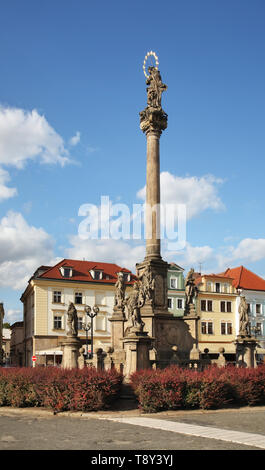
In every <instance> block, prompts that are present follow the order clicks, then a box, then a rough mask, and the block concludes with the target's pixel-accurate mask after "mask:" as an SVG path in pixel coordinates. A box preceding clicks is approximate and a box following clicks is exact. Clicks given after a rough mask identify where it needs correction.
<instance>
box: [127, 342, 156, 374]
mask: <svg viewBox="0 0 265 470" xmlns="http://www.w3.org/2000/svg"><path fill="white" fill-rule="evenodd" d="M152 343H153V338H151V337H150V336H148V335H147V333H141V334H137V333H135V334H131V335H130V336H127V337H126V338H124V339H123V344H124V351H125V355H126V361H125V365H124V371H123V373H124V381H125V382H129V380H130V375H131V374H132V373H133V372H136V371H137V370H140V369H149V368H151V362H150V358H149V351H150V349H152Z"/></svg>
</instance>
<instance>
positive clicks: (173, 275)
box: [167, 263, 185, 317]
mask: <svg viewBox="0 0 265 470" xmlns="http://www.w3.org/2000/svg"><path fill="white" fill-rule="evenodd" d="M183 272H184V269H183V268H181V267H180V266H178V265H177V264H175V263H170V265H169V268H168V271H167V286H168V310H169V312H170V313H173V315H174V316H176V317H182V316H183V315H184V307H185V280H184V275H183Z"/></svg>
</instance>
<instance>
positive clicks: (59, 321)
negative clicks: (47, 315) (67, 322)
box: [53, 315, 62, 330]
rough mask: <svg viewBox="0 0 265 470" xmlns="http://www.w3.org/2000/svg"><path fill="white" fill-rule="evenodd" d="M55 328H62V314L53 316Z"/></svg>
mask: <svg viewBox="0 0 265 470" xmlns="http://www.w3.org/2000/svg"><path fill="white" fill-rule="evenodd" d="M53 328H54V329H55V330H61V329H62V317H61V316H60V315H55V316H54V317H53Z"/></svg>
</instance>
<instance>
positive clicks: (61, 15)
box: [0, 0, 265, 322]
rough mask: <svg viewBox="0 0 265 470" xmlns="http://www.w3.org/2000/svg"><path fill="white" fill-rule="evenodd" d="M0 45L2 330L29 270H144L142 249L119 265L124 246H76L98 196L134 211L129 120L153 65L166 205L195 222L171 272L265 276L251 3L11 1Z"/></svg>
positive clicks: (257, 12) (259, 43) (263, 43)
mask: <svg viewBox="0 0 265 470" xmlns="http://www.w3.org/2000/svg"><path fill="white" fill-rule="evenodd" d="M0 44H1V45H0V62H1V75H0V230H1V232H0V292H1V294H0V297H1V299H2V301H3V302H4V305H5V309H6V312H8V314H7V316H6V319H7V320H8V319H9V320H10V321H11V322H12V321H15V320H17V319H20V318H22V314H21V311H22V305H21V303H20V301H19V298H20V295H21V293H22V292H23V290H24V288H25V287H26V279H28V278H29V277H30V275H31V274H32V273H33V271H34V269H35V268H37V267H38V265H39V264H46V263H47V264H49V263H50V262H53V261H56V260H57V259H58V258H64V257H70V256H72V257H76V258H78V257H82V258H83V257H85V258H86V259H91V257H94V259H95V257H96V258H97V259H98V260H103V258H104V260H106V261H116V262H117V263H118V264H123V265H127V267H132V266H134V265H135V263H136V262H138V261H141V257H142V254H143V242H141V243H138V244H134V245H130V246H132V249H131V250H128V244H126V243H127V242H123V243H121V242H119V241H118V242H117V243H114V242H113V243H110V244H107V243H106V244H105V245H104V246H103V245H102V243H98V244H94V245H93V243H91V241H88V242H87V243H86V242H81V241H79V240H78V237H77V234H78V225H79V223H80V221H81V220H80V217H78V209H79V207H80V205H81V204H84V203H93V204H96V205H99V204H100V197H101V195H108V196H109V197H110V199H111V200H112V201H113V202H114V203H115V202H116V201H119V202H123V203H125V204H128V205H129V206H132V204H133V203H136V202H138V203H139V202H141V201H140V200H139V198H137V193H138V191H139V190H141V189H142V188H143V187H144V185H145V164H146V141H145V136H144V135H143V133H142V132H141V131H140V128H139V111H141V110H142V109H144V107H145V106H146V91H145V90H146V85H145V77H144V75H143V71H142V63H143V59H144V56H145V54H146V53H147V52H148V51H150V50H153V51H155V52H156V53H157V54H158V56H159V62H160V67H159V68H160V71H161V75H162V79H163V82H164V83H166V84H167V85H168V90H167V92H166V93H164V94H163V108H164V110H165V111H166V112H167V114H168V129H167V130H166V131H165V132H164V133H163V135H162V137H161V172H163V173H164V177H163V184H162V191H163V188H164V190H165V194H167V192H166V189H168V188H169V189H170V190H171V192H170V196H169V200H170V201H171V202H172V201H173V202H175V203H177V202H183V201H184V202H185V198H187V204H188V207H189V205H190V207H191V208H192V211H191V213H192V216H191V217H189V219H188V222H187V247H186V248H185V249H184V250H182V252H181V253H165V256H166V259H167V260H169V261H175V262H177V263H178V264H180V265H182V266H183V267H185V268H186V269H188V268H189V267H190V266H194V268H195V269H198V267H199V263H202V270H204V271H208V272H209V271H210V272H219V271H220V270H222V269H224V268H225V267H232V266H238V265H241V264H244V265H245V266H246V267H248V268H249V269H252V270H253V271H254V272H256V273H257V274H259V275H261V276H265V265H264V263H265V237H264V228H265V227H264V225H265V223H264V217H263V211H264V166H265V164H264V147H265V142H264V124H265V120H264V117H265V87H264V83H265V60H264V59H265V5H264V2H263V1H262V0H261V1H259V0H252V1H251V2H250V1H244V0H240V1H239V0H238V1H237V0H229V1H228V0H222V1H216V0H185V1H184V0H183V1H179V0H176V1H174V2H169V1H166V2H164V3H163V4H161V2H158V1H155V0H153V1H152V2H151V1H149V0H148V1H145V2H142V1H141V2H140V1H138V0H136V1H134V2H128V1H113V2H109V1H100V2H97V3H95V2H89V1H82V0H75V1H70V0H67V1H62V0H53V1H50V0H46V1H45V2H41V1H39V0H34V1H30V0H25V1H24V2H21V1H18V0H17V1H14V0H10V1H9V2H5V3H4V4H3V5H2V7H1V16H0ZM34 113H35V114H34ZM73 137H76V139H74V141H71V139H72V138H73ZM1 141H2V144H1ZM73 144H74V145H73ZM202 201H203V202H202ZM139 258H140V259H139ZM14 287H15V289H14Z"/></svg>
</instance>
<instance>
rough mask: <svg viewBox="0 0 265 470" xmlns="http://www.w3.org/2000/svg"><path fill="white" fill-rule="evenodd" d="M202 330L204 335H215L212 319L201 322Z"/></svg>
mask: <svg viewBox="0 0 265 470" xmlns="http://www.w3.org/2000/svg"><path fill="white" fill-rule="evenodd" d="M201 332H202V334H203V335H213V322H212V321H202V322H201Z"/></svg>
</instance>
